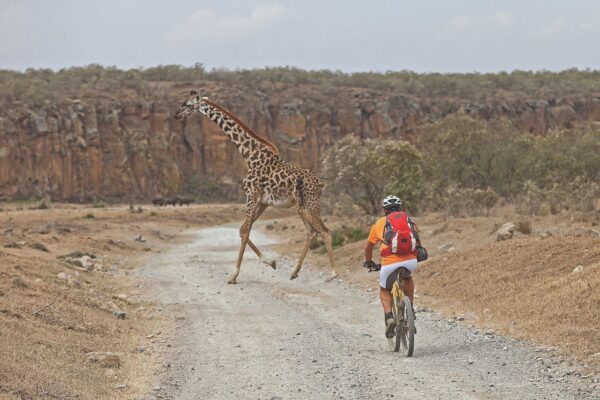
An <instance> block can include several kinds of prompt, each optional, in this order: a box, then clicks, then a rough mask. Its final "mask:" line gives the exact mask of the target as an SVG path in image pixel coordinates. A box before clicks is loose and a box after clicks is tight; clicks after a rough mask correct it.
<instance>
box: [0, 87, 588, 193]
mask: <svg viewBox="0 0 600 400" xmlns="http://www.w3.org/2000/svg"><path fill="white" fill-rule="evenodd" d="M205 86H206V87H205V90H204V93H203V94H206V95H208V96H209V97H210V98H211V99H212V100H214V101H217V102H219V103H221V104H223V105H224V106H225V107H226V108H228V109H230V110H231V111H232V112H233V113H235V114H236V115H238V116H239V118H240V119H241V120H243V121H245V122H246V123H247V124H248V125H249V126H250V127H251V128H252V129H254V130H255V131H257V132H259V133H260V134H262V135H264V136H265V137H267V138H269V139H270V140H271V141H273V142H274V143H276V144H277V145H278V146H279V148H280V149H281V154H282V155H283V157H284V158H285V159H287V160H288V161H290V162H292V163H294V164H297V165H302V166H304V167H308V168H312V169H316V170H318V168H319V165H320V160H321V157H322V155H323V153H324V152H325V151H326V149H327V148H328V147H329V146H330V145H331V144H332V143H334V142H335V141H336V140H339V139H340V138H341V137H343V136H345V135H349V134H355V135H359V136H361V137H363V138H397V139H403V140H409V141H414V140H415V139H416V137H417V135H418V132H419V126H420V125H421V124H423V123H424V122H431V121H435V120H439V119H440V118H443V117H444V116H445V115H447V114H450V113H454V112H457V111H459V110H461V111H462V112H465V113H468V114H471V115H473V116H475V117H477V118H483V119H491V118H497V117H507V118H509V119H511V120H512V121H514V122H515V124H516V125H517V126H519V127H520V128H522V129H523V130H525V131H528V132H532V133H534V134H538V135H543V134H545V133H546V132H547V131H548V130H549V129H551V128H555V127H566V128H569V127H572V126H573V125H574V124H576V123H578V122H581V121H590V120H591V121H600V98H595V97H586V98H576V99H554V98H550V99H519V100H514V101H511V102H507V101H498V100H490V101H487V102H480V103H476V102H465V101H453V100H452V99H417V98H412V97H409V96H405V95H402V94H398V93H388V92H385V91H378V92H375V91H369V90H366V89H355V88H320V87H314V86H291V85H290V86H285V85H274V86H273V87H271V88H268V89H267V90H264V91H252V92H250V91H249V90H248V89H247V88H245V87H241V86H240V87H224V86H219V85H217V84H215V83H210V84H208V83H207V84H206V85H205ZM189 88H191V87H185V88H182V87H177V88H176V87H171V88H170V89H169V90H168V91H167V92H164V91H163V92H161V94H157V95H156V96H155V97H154V96H151V95H149V96H140V97H135V96H133V95H132V94H130V93H126V92H123V93H102V94H101V95H98V96H95V97H91V96H90V95H89V94H88V95H82V96H81V97H80V98H73V97H72V96H71V97H65V98H64V99H63V100H62V101H60V102H58V103H50V102H45V103H43V104H22V103H13V104H11V105H10V106H9V107H8V108H7V109H3V110H0V196H4V197H7V198H29V197H33V196H37V197H41V196H50V197H51V198H52V199H53V200H68V201H77V202H79V201H94V200H97V199H105V200H112V199H114V200H131V199H149V198H151V197H152V196H155V195H163V196H169V195H174V194H176V193H179V192H188V191H190V190H193V189H194V188H195V187H197V185H200V184H202V182H203V179H204V178H206V179H210V180H213V181H217V182H221V183H225V184H227V183H230V184H237V183H238V182H239V181H240V180H241V178H242V177H243V176H244V173H245V164H244V163H243V161H242V160H241V158H240V156H239V154H238V152H237V151H236V149H235V147H234V146H232V145H231V144H230V143H229V142H228V140H227V138H226V137H225V136H224V135H223V134H222V132H221V131H220V129H219V128H218V127H217V126H215V125H214V124H213V123H212V122H210V121H209V120H208V119H206V118H203V117H201V116H199V115H194V116H192V117H190V118H188V119H187V120H185V121H179V120H174V119H173V118H172V116H173V115H174V113H175V111H176V109H177V107H178V105H179V104H180V103H181V101H182V100H183V99H184V98H185V96H186V95H185V93H186V91H187V90H188V89H189Z"/></svg>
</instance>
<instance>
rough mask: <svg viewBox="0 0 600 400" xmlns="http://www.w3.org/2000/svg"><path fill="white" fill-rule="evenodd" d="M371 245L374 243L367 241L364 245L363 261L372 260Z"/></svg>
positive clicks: (373, 245)
mask: <svg viewBox="0 0 600 400" xmlns="http://www.w3.org/2000/svg"><path fill="white" fill-rule="evenodd" d="M373 247H375V243H371V242H369V241H367V246H366V247H365V261H373Z"/></svg>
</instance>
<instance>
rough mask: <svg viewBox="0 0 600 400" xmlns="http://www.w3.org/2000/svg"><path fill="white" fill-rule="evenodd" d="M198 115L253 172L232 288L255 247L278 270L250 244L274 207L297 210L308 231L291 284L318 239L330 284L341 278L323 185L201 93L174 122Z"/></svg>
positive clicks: (248, 183) (246, 184) (193, 95)
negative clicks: (256, 224)
mask: <svg viewBox="0 0 600 400" xmlns="http://www.w3.org/2000/svg"><path fill="white" fill-rule="evenodd" d="M194 112H198V113H201V114H204V115H205V116H207V117H208V118H209V119H210V120H211V121H213V122H214V123H215V124H216V125H217V126H219V128H221V130H223V132H224V133H225V134H226V135H227V136H228V137H229V139H230V140H231V142H233V144H235V145H236V146H237V148H238V151H239V152H240V154H241V155H242V157H243V159H244V161H245V162H246V166H247V167H248V175H247V176H246V177H245V178H244V180H243V183H242V187H243V189H244V192H245V193H246V219H245V220H244V223H243V224H242V226H241V228H240V239H241V243H240V249H239V253H238V258H237V264H236V270H235V272H234V274H233V276H232V277H231V279H230V280H229V282H228V283H231V284H235V283H237V277H238V275H239V274H240V267H241V264H242V259H243V257H244V251H245V249H246V245H248V246H250V248H251V249H252V250H253V251H254V252H255V253H256V255H257V256H258V257H259V258H260V259H261V261H262V262H264V263H265V264H267V265H270V266H271V267H272V268H273V269H275V267H276V262H275V261H274V260H268V259H267V258H266V257H265V256H264V255H263V254H262V253H261V251H260V250H259V249H258V248H257V247H256V245H255V244H254V243H252V240H250V231H251V229H252V225H253V224H254V221H256V220H257V219H258V218H259V217H260V215H261V214H262V213H263V212H264V211H265V209H266V208H267V207H269V206H280V207H292V206H295V207H296V211H297V212H298V215H299V216H300V218H301V219H302V222H303V223H304V226H305V227H306V230H307V235H306V242H305V243H304V248H303V249H302V253H301V254H300V257H299V259H298V263H297V264H296V267H295V269H294V271H293V272H292V275H291V277H290V279H295V278H297V277H298V273H299V272H300V269H301V268H302V263H303V262H304V258H305V257H306V253H307V252H308V248H309V246H310V243H311V241H312V240H313V239H314V238H315V237H316V236H317V235H320V236H321V238H322V239H323V242H324V243H325V247H326V248H327V253H328V255H329V263H330V266H331V275H330V277H329V278H328V280H332V279H334V278H336V277H337V276H338V273H337V271H336V268H335V263H334V259H333V247H332V244H331V232H330V231H329V229H327V227H326V226H325V224H324V223H323V220H322V219H321V204H320V201H321V190H322V189H323V182H322V181H321V180H320V179H319V178H318V177H317V176H316V175H315V174H313V173H312V172H311V171H310V170H308V169H305V168H299V167H296V166H293V165H290V164H288V163H287V162H285V161H284V160H283V159H282V158H281V156H280V155H279V149H278V148H277V147H276V146H275V145H274V144H273V143H271V142H270V141H269V140H267V139H265V138H263V137H261V136H259V135H258V134H256V133H255V132H253V131H252V130H251V129H250V128H248V127H247V126H246V125H245V124H244V123H243V122H241V121H240V120H239V119H238V118H237V117H236V116H235V115H233V114H232V113H231V112H229V111H227V110H226V109H225V108H223V107H222V106H220V105H218V104H216V103H214V102H212V101H209V100H208V98H207V97H200V96H199V95H198V92H196V91H195V90H192V91H191V96H190V98H189V99H188V100H186V101H184V102H183V104H182V105H181V107H180V108H179V110H178V111H177V113H176V114H175V119H179V118H184V117H187V116H189V115H191V114H192V113H194Z"/></svg>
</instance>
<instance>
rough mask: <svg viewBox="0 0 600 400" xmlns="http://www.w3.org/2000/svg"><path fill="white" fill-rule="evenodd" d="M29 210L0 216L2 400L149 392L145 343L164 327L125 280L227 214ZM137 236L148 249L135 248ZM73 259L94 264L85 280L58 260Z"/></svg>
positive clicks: (214, 210) (12, 208) (150, 364)
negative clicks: (82, 256)
mask: <svg viewBox="0 0 600 400" xmlns="http://www.w3.org/2000/svg"><path fill="white" fill-rule="evenodd" d="M30 206H32V205H31V204H2V208H3V211H2V212H0V266H1V267H0V398H2V399H5V398H7V399H31V398H35V399H37V398H61V399H62V398H65V399H67V398H69V399H70V398H75V397H77V398H83V399H119V398H128V399H129V398H132V396H134V395H136V394H143V393H145V392H146V391H147V390H148V388H149V387H150V384H151V380H152V377H153V375H152V373H153V371H154V369H155V366H156V359H155V357H154V355H153V351H152V348H153V345H152V344H151V343H148V340H147V339H145V337H146V336H148V335H151V334H154V333H156V332H157V331H160V330H163V329H164V327H165V318H164V317H163V316H162V315H161V314H160V313H158V312H155V307H154V306H153V305H152V304H151V303H145V304H141V303H138V302H136V301H133V300H132V299H131V297H132V296H133V295H135V293H136V291H138V290H139V289H138V288H137V287H136V285H137V283H136V282H135V281H134V280H131V279H130V278H129V276H128V274H129V272H130V271H131V270H132V269H133V268H135V267H137V265H139V263H141V262H143V261H144V260H145V259H146V258H148V257H149V256H153V255H154V254H158V253H159V252H160V251H162V249H163V248H164V247H165V246H166V245H168V244H169V243H172V242H173V241H176V237H177V234H178V232H179V231H180V230H181V229H185V228H186V227H190V226H192V225H193V226H203V225H213V224H216V223H221V222H223V221H227V218H230V217H227V215H229V213H230V212H231V210H229V213H223V212H222V211H223V210H224V209H225V208H224V207H215V206H210V207H203V206H194V207H190V208H186V207H184V208H176V209H173V208H161V209H153V208H149V207H145V210H144V211H143V212H141V213H131V212H129V210H128V207H126V206H123V207H116V208H115V207H111V208H86V207H75V206H72V205H55V206H54V208H52V209H49V210H29V209H28V207H30ZM136 210H137V208H136ZM223 215H225V216H223ZM91 216H93V218H92V217H91ZM140 234H141V235H142V237H143V239H144V242H140V241H136V240H134V238H135V237H136V236H137V235H140ZM42 246H43V247H42ZM43 248H45V249H46V250H47V251H44V250H43ZM76 250H79V251H83V252H87V253H90V254H93V255H95V256H96V257H97V258H96V260H95V261H96V262H95V265H94V266H93V269H92V270H91V271H86V270H82V269H80V268H77V267H76V266H73V265H71V264H68V263H66V262H65V261H64V260H63V259H59V258H58V257H59V256H61V255H65V254H68V253H71V252H73V251H76ZM61 273H62V274H64V275H62V277H63V278H66V279H61V278H60V277H59V274H61ZM116 310H118V311H125V312H126V317H125V319H124V320H120V319H116V318H115V317H114V316H113V314H112V313H113V311H116ZM154 347H160V346H154ZM96 352H101V353H106V352H109V353H111V354H109V355H108V356H109V358H108V359H104V358H105V357H106V356H107V355H106V354H100V355H95V354H94V353H96ZM93 359H97V361H91V360H93ZM123 384H126V385H127V388H122V385H123Z"/></svg>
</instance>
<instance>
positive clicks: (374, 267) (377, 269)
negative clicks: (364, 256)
mask: <svg viewBox="0 0 600 400" xmlns="http://www.w3.org/2000/svg"><path fill="white" fill-rule="evenodd" d="M374 265H375V266H373V265H372V264H369V263H367V262H366V261H365V262H363V268H367V269H368V270H369V272H374V271H379V270H380V269H381V264H374Z"/></svg>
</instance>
